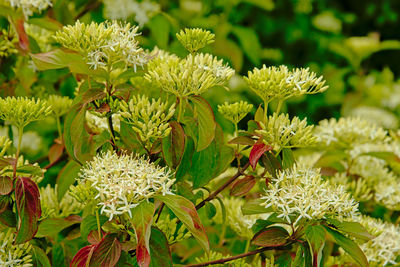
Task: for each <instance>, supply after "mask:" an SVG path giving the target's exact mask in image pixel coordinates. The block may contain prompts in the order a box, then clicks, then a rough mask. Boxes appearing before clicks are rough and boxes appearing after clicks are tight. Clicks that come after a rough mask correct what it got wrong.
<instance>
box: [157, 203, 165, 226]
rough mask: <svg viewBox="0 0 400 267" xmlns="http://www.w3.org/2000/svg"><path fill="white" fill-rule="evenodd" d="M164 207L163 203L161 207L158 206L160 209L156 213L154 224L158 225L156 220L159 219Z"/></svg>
mask: <svg viewBox="0 0 400 267" xmlns="http://www.w3.org/2000/svg"><path fill="white" fill-rule="evenodd" d="M164 206H165V204H164V203H161V206H160V208H159V209H158V212H157V219H156V223H158V220H159V219H160V215H161V212H162V210H163V208H164Z"/></svg>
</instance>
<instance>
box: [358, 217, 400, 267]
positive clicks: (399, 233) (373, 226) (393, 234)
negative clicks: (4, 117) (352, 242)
mask: <svg viewBox="0 0 400 267" xmlns="http://www.w3.org/2000/svg"><path fill="white" fill-rule="evenodd" d="M358 220H359V222H360V223H361V224H362V225H363V226H364V227H365V228H366V229H367V230H368V232H370V233H371V234H373V235H375V236H376V237H375V238H373V239H371V240H369V241H368V242H366V243H364V244H362V245H361V249H362V250H363V251H364V253H365V255H366V256H367V258H368V261H369V263H370V266H371V267H382V266H392V264H393V265H394V266H398V264H399V262H398V261H396V259H397V258H398V257H399V256H400V227H399V226H398V225H394V224H391V223H388V222H383V221H381V220H379V219H374V218H371V217H368V216H360V217H359V218H358Z"/></svg>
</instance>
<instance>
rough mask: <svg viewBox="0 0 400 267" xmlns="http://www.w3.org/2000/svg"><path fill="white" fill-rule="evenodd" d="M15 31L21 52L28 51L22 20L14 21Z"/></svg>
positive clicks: (27, 39)
mask: <svg viewBox="0 0 400 267" xmlns="http://www.w3.org/2000/svg"><path fill="white" fill-rule="evenodd" d="M15 30H16V31H17V34H18V39H19V46H20V47H21V49H22V50H23V51H29V38H28V35H27V34H26V32H25V28H24V20H23V19H17V20H16V21H15Z"/></svg>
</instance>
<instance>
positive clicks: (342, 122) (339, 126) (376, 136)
mask: <svg viewBox="0 0 400 267" xmlns="http://www.w3.org/2000/svg"><path fill="white" fill-rule="evenodd" d="M315 135H316V136H317V137H318V139H319V142H320V143H321V144H322V145H325V146H334V147H339V148H341V147H343V148H347V149H349V148H352V147H353V146H354V145H357V144H365V143H373V142H384V141H386V139H387V132H386V131H385V130H384V129H382V128H381V127H378V126H376V125H375V124H372V123H370V122H368V121H365V120H362V119H360V118H353V117H348V118H340V119H339V120H336V119H330V120H323V121H320V123H319V125H318V126H317V127H316V128H315Z"/></svg>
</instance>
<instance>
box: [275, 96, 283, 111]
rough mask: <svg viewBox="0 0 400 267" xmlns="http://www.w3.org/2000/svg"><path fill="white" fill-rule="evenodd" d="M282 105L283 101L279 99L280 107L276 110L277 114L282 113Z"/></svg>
mask: <svg viewBox="0 0 400 267" xmlns="http://www.w3.org/2000/svg"><path fill="white" fill-rule="evenodd" d="M282 104H283V100H282V99H279V102H278V107H277V108H276V113H279V112H280V111H281V108H282Z"/></svg>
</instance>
